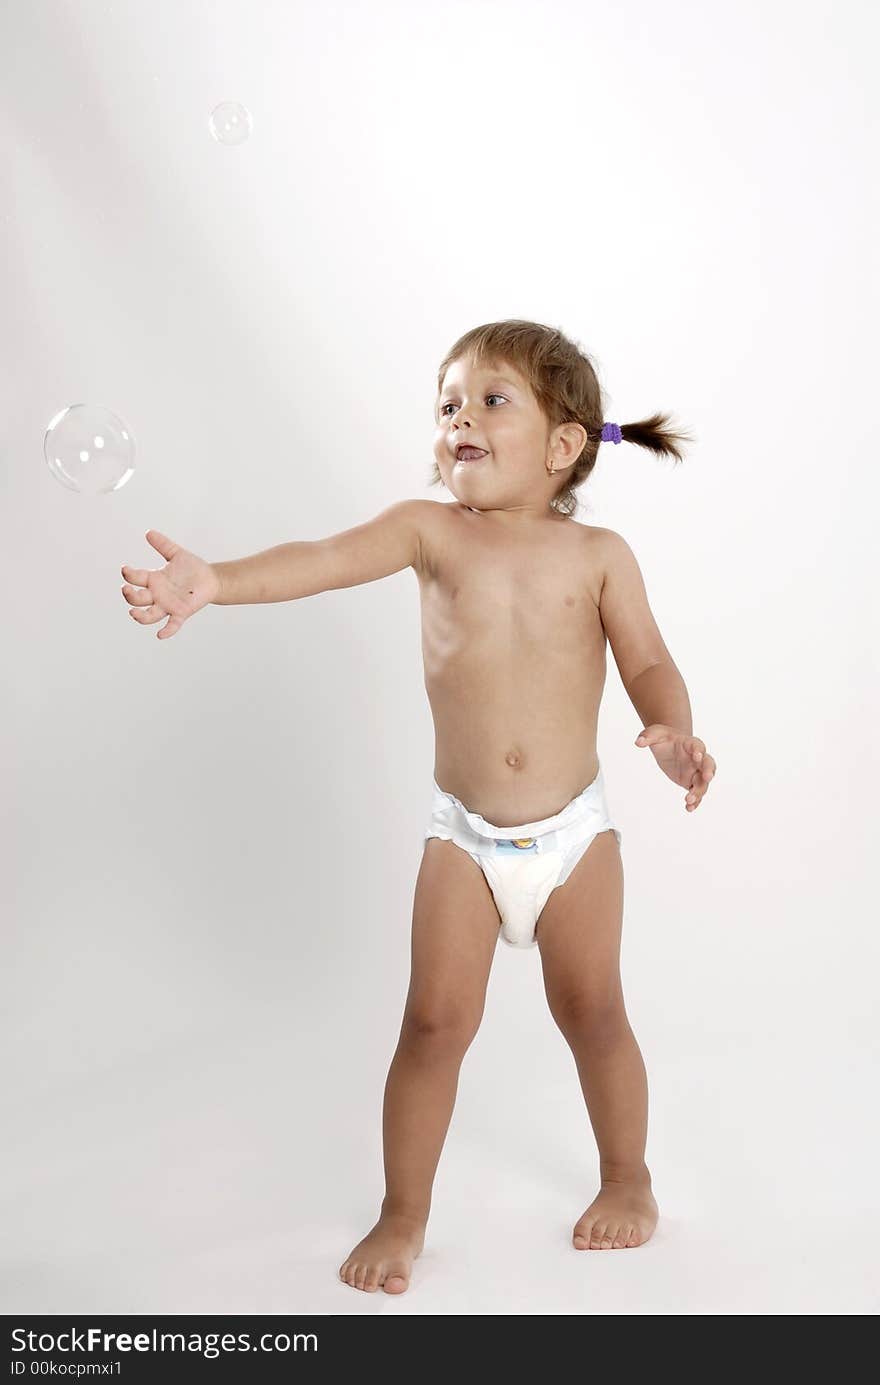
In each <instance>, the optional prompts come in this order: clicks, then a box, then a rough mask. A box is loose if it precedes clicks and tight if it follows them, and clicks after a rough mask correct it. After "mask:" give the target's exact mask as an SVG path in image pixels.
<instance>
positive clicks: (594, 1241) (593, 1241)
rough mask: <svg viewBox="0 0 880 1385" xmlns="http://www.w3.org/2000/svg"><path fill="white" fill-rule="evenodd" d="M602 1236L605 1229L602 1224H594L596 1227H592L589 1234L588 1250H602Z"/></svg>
mask: <svg viewBox="0 0 880 1385" xmlns="http://www.w3.org/2000/svg"><path fill="white" fill-rule="evenodd" d="M604 1235H605V1227H604V1224H602V1223H598V1224H596V1225H594V1226H593V1230H592V1231H591V1233H590V1250H601V1249H602V1237H603V1236H604Z"/></svg>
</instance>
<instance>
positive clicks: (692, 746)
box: [685, 736, 706, 764]
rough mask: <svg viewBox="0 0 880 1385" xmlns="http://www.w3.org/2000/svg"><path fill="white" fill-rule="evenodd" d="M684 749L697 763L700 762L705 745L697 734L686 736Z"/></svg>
mask: <svg viewBox="0 0 880 1385" xmlns="http://www.w3.org/2000/svg"><path fill="white" fill-rule="evenodd" d="M685 749H686V750H687V751H688V753H689V754H690V756H691V759H692V760H694V761H695V762H696V763H697V764H699V763H700V761H701V760H702V758H703V755H704V754H705V751H706V747H705V745H704V744H703V742H702V741H701V740H700V738H699V736H688V738H687V740H686V741H685Z"/></svg>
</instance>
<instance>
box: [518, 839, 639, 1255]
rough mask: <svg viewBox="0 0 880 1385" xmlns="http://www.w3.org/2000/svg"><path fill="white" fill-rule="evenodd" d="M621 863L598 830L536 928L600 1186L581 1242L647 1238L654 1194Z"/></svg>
mask: <svg viewBox="0 0 880 1385" xmlns="http://www.w3.org/2000/svg"><path fill="white" fill-rule="evenodd" d="M622 922H623V865H622V863H621V859H620V851H619V848H618V845H617V840H616V838H615V836H614V834H613V832H601V833H600V834H599V835H598V836H597V837H596V838H595V839H594V840H593V841H592V842H591V844H590V846H589V847H588V848H587V850H586V851H585V853H584V855H583V856H582V857H581V859H580V861H579V862H578V864H577V865H576V866H575V868H574V870H573V871H572V873H571V875H570V876H569V878H568V880H566V882H565V884H564V885H560V886H559V888H558V889H556V890H554V891H553V892H552V894H551V895H550V898H549V900H548V901H547V904H546V905H545V907H544V910H543V912H542V914H541V917H540V919H539V921H538V927H537V932H536V936H537V939H538V946H539V948H540V952H541V964H542V967H543V970H544V988H545V990H546V993H547V1002H548V1004H549V1006H550V1012H551V1014H552V1015H553V1018H554V1019H555V1021H556V1023H557V1025H558V1026H559V1028H560V1030H561V1031H562V1034H563V1036H564V1038H565V1039H566V1041H567V1043H568V1045H569V1047H570V1048H571V1051H572V1054H573V1055H574V1060H575V1064H576V1065H577V1070H578V1076H579V1078H580V1082H581V1089H582V1091H583V1094H584V1100H585V1101H586V1103H587V1110H588V1113H589V1117H590V1122H591V1124H592V1127H593V1133H594V1135H595V1137H596V1144H597V1145H598V1147H599V1167H600V1174H601V1181H602V1187H601V1189H600V1191H599V1194H598V1196H597V1197H596V1198H595V1199H594V1200H593V1202H591V1203H590V1206H589V1207H588V1208H587V1210H586V1212H584V1214H583V1216H582V1217H580V1218H579V1220H578V1222H577V1223H576V1225H575V1228H574V1232H573V1243H574V1245H575V1247H576V1248H577V1249H578V1250H586V1249H590V1250H611V1249H615V1250H618V1249H623V1248H624V1247H626V1246H637V1245H641V1244H642V1243H643V1242H644V1241H647V1240H648V1238H649V1236H650V1235H651V1234H652V1232H653V1230H654V1227H655V1226H656V1224H657V1204H656V1202H655V1201H654V1196H653V1193H652V1191H651V1175H650V1173H649V1172H648V1168H647V1166H646V1164H645V1143H646V1140H647V1133H648V1083H647V1078H646V1076H645V1065H644V1063H643V1061H642V1055H641V1053H640V1051H639V1046H638V1044H637V1043H636V1040H635V1036H634V1034H633V1032H632V1029H631V1028H630V1025H629V1020H628V1019H627V1015H626V1009H625V1007H624V1002H623V989H622V987H621V983H620V937H621V929H622Z"/></svg>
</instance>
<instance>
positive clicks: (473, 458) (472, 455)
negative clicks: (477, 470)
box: [455, 447, 489, 462]
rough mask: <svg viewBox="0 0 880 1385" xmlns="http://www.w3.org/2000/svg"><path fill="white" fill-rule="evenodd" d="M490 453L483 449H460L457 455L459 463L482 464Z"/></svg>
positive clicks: (456, 458)
mask: <svg viewBox="0 0 880 1385" xmlns="http://www.w3.org/2000/svg"><path fill="white" fill-rule="evenodd" d="M488 455H489V453H488V452H486V451H484V450H483V448H482V447H460V448H459V449H458V451H457V452H456V454H455V460H456V461H457V462H481V461H482V460H483V458H484V457H488Z"/></svg>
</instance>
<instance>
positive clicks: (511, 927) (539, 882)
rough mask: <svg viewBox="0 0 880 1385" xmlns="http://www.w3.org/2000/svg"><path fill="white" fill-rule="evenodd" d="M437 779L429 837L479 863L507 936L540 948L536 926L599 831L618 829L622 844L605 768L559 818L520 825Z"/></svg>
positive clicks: (512, 941) (513, 944)
mask: <svg viewBox="0 0 880 1385" xmlns="http://www.w3.org/2000/svg"><path fill="white" fill-rule="evenodd" d="M433 782H434V791H433V799H432V804H431V823H430V826H429V827H428V830H427V832H426V833H425V840H426V841H427V840H428V838H429V837H441V838H442V839H443V840H444V841H452V842H455V844H456V846H460V847H461V848H462V850H463V851H466V852H467V853H468V855H469V856H470V857H471V860H473V861H475V862H476V864H477V865H478V866H479V867H480V869H481V870H482V872H483V874H484V875H485V877H486V880H487V881H488V883H489V888H490V890H491V891H492V895H493V898H494V900H495V904H496V905H497V908H498V913H499V915H500V916H501V937H502V938H503V939H504V941H505V942H506V943H509V944H510V946H511V947H534V946H535V944H536V943H537V941H538V940H537V938H536V937H535V928H536V926H537V923H538V919H539V917H540V915H541V910H542V909H543V908H544V905H545V904H546V903H547V900H548V899H549V897H550V894H551V892H552V891H553V890H555V889H556V888H557V887H558V886H559V885H564V884H565V882H566V880H567V879H568V877H569V876H570V875H571V872H572V871H573V870H574V868H575V866H576V865H577V863H578V861H579V860H580V859H581V857H582V856H583V854H584V852H585V851H586V849H587V847H588V846H589V845H590V842H591V841H592V840H593V838H594V837H595V836H596V835H597V834H598V833H599V832H607V831H609V830H610V831H612V832H613V833H614V835H615V837H616V838H617V845H618V846H620V844H621V836H620V832H619V831H618V830H617V828H616V827H615V826H614V824H613V823H612V821H611V819H610V817H609V816H608V806H607V804H606V801H605V782H604V779H603V777H602V770H601V768H600V770H599V773H598V774H597V775H596V778H595V779H594V780H593V782H592V784H588V785H587V787H586V788H585V789H584V790H583V792H582V793H579V794H578V795H577V797H576V798H573V799H572V800H571V802H570V803H567V804H566V806H565V807H564V808H563V809H562V811H561V812H559V813H556V814H555V816H554V817H551V818H543V819H542V820H541V821H540V822H525V823H522V824H520V825H518V826H516V827H495V826H494V825H493V824H492V823H491V822H487V821H486V819H485V818H483V817H481V816H480V814H479V813H471V812H469V811H468V809H467V808H465V806H464V804H463V803H462V802H460V800H459V799H457V798H454V797H453V795H452V794H449V793H445V792H444V790H443V789H441V788H440V787H439V785H438V784H437V782H436V780H434V781H433Z"/></svg>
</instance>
